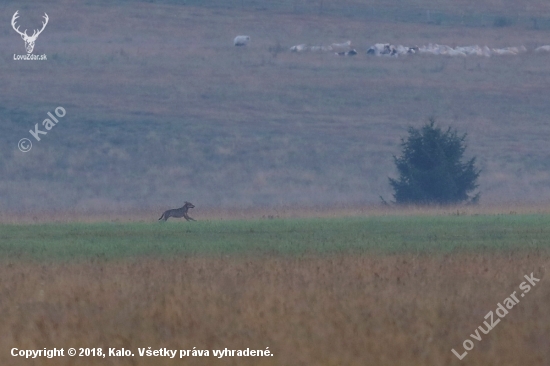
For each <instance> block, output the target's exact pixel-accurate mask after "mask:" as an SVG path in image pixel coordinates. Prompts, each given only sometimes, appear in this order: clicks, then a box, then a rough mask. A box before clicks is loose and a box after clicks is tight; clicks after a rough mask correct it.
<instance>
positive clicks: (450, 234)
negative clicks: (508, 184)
mask: <svg viewBox="0 0 550 366" xmlns="http://www.w3.org/2000/svg"><path fill="white" fill-rule="evenodd" d="M172 220H174V219H172ZM548 238H550V216H549V215H487V216H440V217H433V216H378V217H367V218H365V217H350V218H330V219H329V218H310V219H306V218H303V219H272V220H270V219H267V220H227V221H219V220H212V221H209V220H208V221H199V222H194V223H186V222H183V223H182V222H171V221H168V222H166V223H158V222H153V223H139V222H136V223H79V222H74V223H65V224H63V223H44V224H36V225H6V224H2V225H0V258H1V259H0V260H3V261H8V262H9V261H11V260H38V261H44V260H48V261H49V260H53V261H57V260H69V261H71V260H90V259H95V258H100V259H101V258H103V259H120V258H128V257H143V256H146V257H149V256H152V257H169V256H171V255H182V256H189V255H191V256H204V255H207V256H210V255H212V256H219V255H231V256H236V257H240V256H243V255H245V256H246V255H249V254H253V255H254V254H267V255H271V254H273V255H283V256H294V255H305V254H315V255H332V254H338V253H342V252H344V253H347V252H357V253H377V254H395V253H411V254H419V253H424V254H429V253H433V254H436V253H452V252H455V251H462V250H472V251H484V250H489V251H502V250H526V249H547V248H548V245H549V244H550V243H549V241H548Z"/></svg>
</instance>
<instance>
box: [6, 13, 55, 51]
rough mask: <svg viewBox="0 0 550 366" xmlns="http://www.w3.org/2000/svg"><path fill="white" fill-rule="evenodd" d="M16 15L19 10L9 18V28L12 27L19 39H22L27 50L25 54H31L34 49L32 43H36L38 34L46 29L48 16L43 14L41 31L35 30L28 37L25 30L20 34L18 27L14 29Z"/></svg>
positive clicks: (17, 16)
mask: <svg viewBox="0 0 550 366" xmlns="http://www.w3.org/2000/svg"><path fill="white" fill-rule="evenodd" d="M17 13H19V10H17V11H16V12H15V14H13V17H12V18H11V26H12V27H13V29H14V30H15V31H16V32H17V33H19V34H20V35H21V38H23V41H25V49H26V50H27V53H32V50H33V49H34V42H36V39H37V38H38V36H39V35H40V33H42V31H43V30H44V28H46V24H48V19H49V18H48V14H46V13H44V16H43V18H44V20H45V22H42V29H40V30H38V29H35V30H34V33H33V34H32V36H29V35H27V30H26V29H25V31H24V32H20V31H19V26H18V27H17V28H15V20H16V19H17V18H19V15H18V14H17Z"/></svg>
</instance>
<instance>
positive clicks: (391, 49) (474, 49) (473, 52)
mask: <svg viewBox="0 0 550 366" xmlns="http://www.w3.org/2000/svg"><path fill="white" fill-rule="evenodd" d="M290 52H334V53H335V54H336V55H339V56H355V55H357V50H356V49H354V48H352V46H351V41H347V42H344V43H333V44H331V45H330V46H309V45H307V44H299V45H296V46H292V47H290ZM525 52H527V48H526V47H525V46H519V47H505V48H489V47H487V46H483V47H481V46H478V45H473V46H456V47H454V48H453V47H450V46H447V45H440V44H437V43H436V44H432V43H430V44H428V45H427V46H420V47H418V46H414V47H408V46H403V45H397V46H395V45H393V44H390V43H376V44H374V45H373V46H371V47H369V48H368V50H367V54H368V55H373V56H389V57H399V56H400V55H411V54H427V55H444V56H450V57H468V56H480V57H491V56H505V55H511V56H515V55H519V54H521V53H525ZM535 52H536V53H541V52H550V45H548V46H540V47H538V48H536V49H535Z"/></svg>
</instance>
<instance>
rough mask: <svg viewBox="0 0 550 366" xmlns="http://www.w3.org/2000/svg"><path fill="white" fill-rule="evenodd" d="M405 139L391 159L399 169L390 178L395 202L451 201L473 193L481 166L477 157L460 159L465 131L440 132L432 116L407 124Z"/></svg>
mask: <svg viewBox="0 0 550 366" xmlns="http://www.w3.org/2000/svg"><path fill="white" fill-rule="evenodd" d="M408 133H409V136H408V138H407V140H404V139H401V147H402V156H400V157H396V156H394V157H393V159H394V161H395V165H396V167H397V171H398V172H399V178H398V179H392V178H389V180H390V184H391V186H392V188H393V190H394V191H395V192H394V198H395V202H396V203H399V204H428V205H429V204H453V203H460V202H463V201H468V202H472V203H477V201H478V199H479V193H478V194H476V195H475V196H473V197H470V196H469V194H470V193H471V192H472V191H474V190H475V189H476V188H477V187H478V185H477V184H476V181H477V178H478V176H479V173H480V170H478V169H477V168H476V167H475V161H476V158H475V157H473V158H472V159H470V160H468V161H467V162H465V163H462V162H461V160H462V157H463V154H464V151H465V150H466V144H465V140H466V134H464V135H462V136H458V133H457V131H456V130H454V131H452V130H451V128H450V127H449V129H447V131H446V132H443V131H442V130H441V128H439V127H436V126H435V120H434V119H433V118H430V122H429V123H427V124H425V125H424V126H423V127H422V128H420V129H416V128H413V127H410V128H409V130H408Z"/></svg>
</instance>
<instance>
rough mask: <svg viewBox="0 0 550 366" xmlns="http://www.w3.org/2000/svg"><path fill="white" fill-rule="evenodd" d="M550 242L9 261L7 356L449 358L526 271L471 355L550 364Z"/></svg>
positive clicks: (423, 361)
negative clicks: (543, 246) (526, 287)
mask: <svg viewBox="0 0 550 366" xmlns="http://www.w3.org/2000/svg"><path fill="white" fill-rule="evenodd" d="M549 264H550V257H549V255H548V253H547V252H534V251H531V252H506V253H493V254H490V253H485V254H482V255H480V254H468V253H457V254H455V255H440V256H414V255H395V256H375V257H372V256H366V255H364V256H349V255H334V256H326V257H323V256H317V257H299V258H287V257H269V256H265V257H262V256H256V257H244V258H234V257H233V258H231V259H229V258H201V257H193V258H184V257H182V258H173V259H169V260H160V259H140V260H131V261H130V260H123V261H118V262H117V261H113V262H102V261H96V262H83V263H67V264H39V263H31V262H19V263H12V264H8V265H2V267H0V278H2V286H1V287H0V324H2V335H1V336H0V349H1V350H2V351H1V352H0V364H2V365H76V364H78V365H98V364H102V365H105V364H107V365H151V364H155V365H173V364H180V365H181V364H185V365H211V364H224V365H409V366H410V365H422V366H424V365H453V364H461V363H460V362H459V361H458V360H457V358H456V357H455V356H454V355H453V354H452V353H451V348H455V349H457V350H459V349H461V347H462V346H461V345H462V342H463V341H464V340H465V339H466V338H469V335H470V334H471V333H472V332H473V331H474V330H475V329H476V327H477V326H479V325H481V324H482V321H483V320H484V319H483V317H484V316H485V314H487V312H489V311H490V310H493V311H494V310H495V308H496V306H497V303H498V302H502V300H504V299H505V298H506V297H507V296H509V294H510V293H512V292H513V291H518V286H519V284H520V283H521V282H522V281H524V279H523V275H525V274H530V273H531V272H534V274H535V277H538V278H541V281H540V283H539V284H538V285H537V286H536V287H535V288H533V289H532V290H531V292H529V293H528V294H527V295H526V296H525V297H524V298H520V299H521V302H520V303H519V304H518V305H517V306H515V307H514V308H513V309H511V310H510V312H509V314H508V315H507V316H506V317H505V318H504V319H502V321H501V322H500V324H498V325H497V326H496V327H495V328H494V329H493V330H492V331H491V332H490V333H489V334H488V335H483V334H482V338H483V339H482V341H481V342H477V341H476V342H474V343H475V348H474V349H473V350H472V351H471V352H470V353H469V354H468V355H467V356H466V359H465V360H463V361H462V363H465V362H466V364H468V365H548V364H550V348H549V347H548V344H549V343H550V322H549V319H550V308H549V307H548V303H549V302H550V290H549V289H550V287H549V286H548V283H546V282H547V281H548V278H547V276H545V275H546V272H547V270H548V265H549ZM149 346H151V347H152V348H162V347H166V348H169V349H192V348H193V347H197V349H209V350H213V349H223V348H225V347H227V348H230V349H245V348H247V347H249V348H254V349H265V348H266V347H269V349H270V350H271V351H272V352H273V353H274V356H273V357H265V358H237V357H234V358H225V359H222V360H221V361H219V360H215V359H214V358H213V357H209V358H198V357H196V358H193V357H191V358H188V359H186V360H183V361H181V360H180V361H174V360H168V359H164V358H156V359H150V358H140V357H134V358H106V359H101V360H98V359H94V358H68V357H66V358H58V359H51V360H49V359H36V360H25V359H21V358H14V357H11V356H10V355H9V352H10V349H11V348H12V347H17V348H20V349H32V348H34V349H37V348H44V347H48V348H50V347H51V348H53V347H57V348H60V347H63V348H65V349H67V348H68V347H76V348H78V347H103V349H104V350H106V349H107V347H119V348H121V347H124V348H126V349H131V350H132V351H133V352H134V353H135V354H136V355H137V348H138V347H149Z"/></svg>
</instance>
